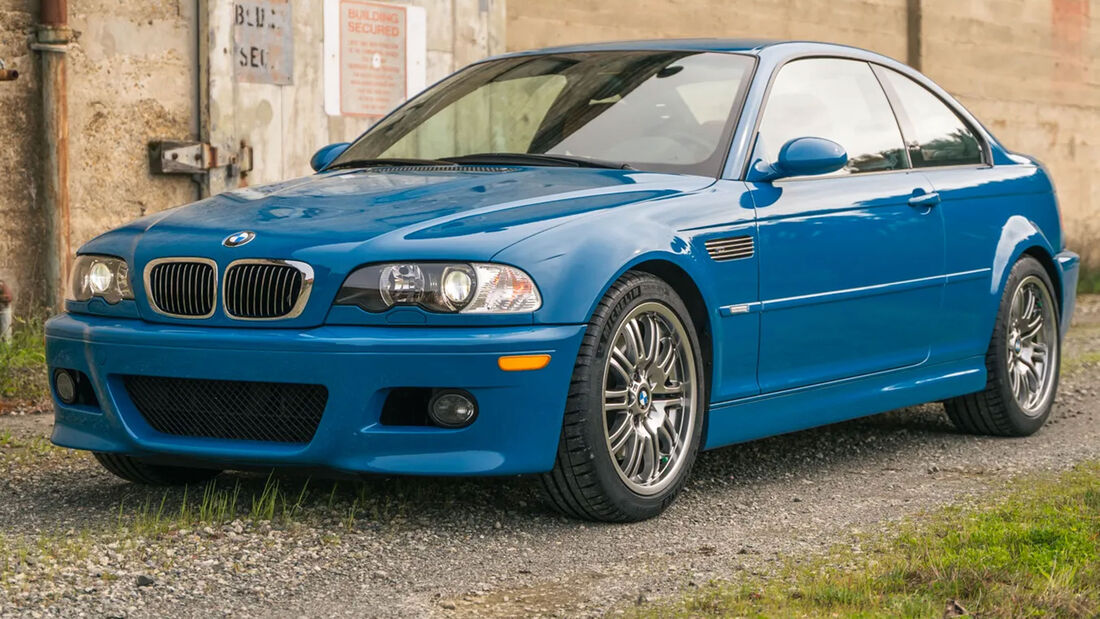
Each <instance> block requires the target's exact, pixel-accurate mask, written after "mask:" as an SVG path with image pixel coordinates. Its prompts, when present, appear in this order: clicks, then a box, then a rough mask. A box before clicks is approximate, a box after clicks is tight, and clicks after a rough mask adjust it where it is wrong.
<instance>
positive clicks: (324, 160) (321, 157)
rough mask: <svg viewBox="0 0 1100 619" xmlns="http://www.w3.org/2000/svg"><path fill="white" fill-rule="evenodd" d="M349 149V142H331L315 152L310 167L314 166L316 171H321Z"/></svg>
mask: <svg viewBox="0 0 1100 619" xmlns="http://www.w3.org/2000/svg"><path fill="white" fill-rule="evenodd" d="M347 149H348V143H347V142H337V143H336V144H329V145H328V146H325V147H324V148H322V149H321V150H319V151H317V152H316V153H313V157H311V158H310V160H309V167H311V168H313V171H314V172H320V171H321V170H324V169H325V168H327V167H328V166H329V164H330V163H332V162H333V161H335V160H336V158H337V157H339V156H340V155H342V154H343V153H344V151H345V150H347Z"/></svg>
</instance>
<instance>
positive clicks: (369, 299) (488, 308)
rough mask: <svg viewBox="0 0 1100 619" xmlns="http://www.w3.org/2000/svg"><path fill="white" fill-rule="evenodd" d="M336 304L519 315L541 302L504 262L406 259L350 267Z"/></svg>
mask: <svg viewBox="0 0 1100 619" xmlns="http://www.w3.org/2000/svg"><path fill="white" fill-rule="evenodd" d="M336 304H337V305H357V306H359V307H361V308H363V309H364V310H366V311H368V312H384V311H386V310H388V309H390V308H391V307H395V306H401V305H416V306H420V307H422V308H424V309H426V310H429V311H433V312H449V313H456V312H462V313H466V314H518V313H523V312H533V311H535V310H537V309H538V308H539V307H541V306H542V297H540V296H539V291H538V288H537V287H536V286H535V282H534V280H532V279H531V276H530V275H528V274H527V273H524V272H523V271H521V270H520V269H517V268H515V267H510V266H506V265H503V264H485V263H475V264H461V263H457V264H456V263H441V262H406V263H393V264H376V265H371V266H365V267H362V268H360V269H357V270H356V271H354V272H353V273H352V274H351V275H349V276H348V278H347V280H345V281H344V285H343V286H342V287H341V288H340V293H339V294H338V295H337V296H336Z"/></svg>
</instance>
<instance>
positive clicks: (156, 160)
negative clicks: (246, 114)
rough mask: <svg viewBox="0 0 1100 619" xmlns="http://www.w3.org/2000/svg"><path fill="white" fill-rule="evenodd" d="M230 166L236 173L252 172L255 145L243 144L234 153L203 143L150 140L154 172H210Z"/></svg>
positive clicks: (150, 166)
mask: <svg viewBox="0 0 1100 619" xmlns="http://www.w3.org/2000/svg"><path fill="white" fill-rule="evenodd" d="M222 167H229V172H230V174H232V175H233V176H237V175H239V174H242V173H246V172H251V171H252V147H251V146H248V145H246V144H245V143H243V142H242V143H241V146H240V148H239V149H238V150H237V151H236V152H234V151H233V149H231V148H219V147H217V146H211V145H210V144H206V143H204V142H181V141H176V140H156V141H153V142H150V143H149V169H150V171H152V173H153V174H207V173H208V172H209V171H210V170H212V169H214V168H222Z"/></svg>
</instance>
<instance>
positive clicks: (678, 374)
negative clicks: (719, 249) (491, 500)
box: [542, 272, 707, 522]
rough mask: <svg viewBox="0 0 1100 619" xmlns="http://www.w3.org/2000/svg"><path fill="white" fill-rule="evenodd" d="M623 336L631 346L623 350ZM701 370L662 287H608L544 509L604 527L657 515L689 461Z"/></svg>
mask: <svg viewBox="0 0 1100 619" xmlns="http://www.w3.org/2000/svg"><path fill="white" fill-rule="evenodd" d="M628 325H629V326H628ZM631 334H633V335H636V336H637V337H636V338H633V339H631V340H629V341H628V340H627V338H628V337H632V336H631ZM653 334H657V335H658V336H659V337H656V338H654V337H652V336H653ZM654 341H656V342H657V344H656V347H655V348H653V347H651V344H652V343H653V342H654ZM632 342H636V343H637V345H634V346H633V347H632V344H631V343H632ZM613 348H614V351H613ZM650 351H652V354H650ZM613 352H614V353H615V354H614V357H615V359H614V361H612V357H613ZM631 359H634V360H635V361H634V362H633V363H632V362H631ZM647 359H657V360H658V361H657V362H653V361H647ZM628 367H629V368H631V369H629V370H628V369H626V368H628ZM703 367H704V366H703V360H702V357H701V354H700V347H699V340H698V336H697V334H696V331H695V326H694V324H693V323H692V320H691V317H690V315H689V313H688V310H687V308H686V307H685V306H684V303H683V301H681V300H680V298H679V297H678V296H677V295H676V293H675V292H674V291H673V290H672V288H671V287H670V286H669V285H668V284H666V283H665V282H664V281H662V280H660V279H658V278H657V277H654V276H652V275H649V274H645V273H635V272H628V273H627V274H625V275H624V276H623V277H622V278H621V279H619V281H617V282H616V283H615V284H613V285H612V286H611V289H610V290H609V291H608V292H607V294H606V295H605V296H604V298H603V299H602V300H601V301H600V303H599V305H598V306H597V307H596V310H595V312H593V315H592V319H591V320H590V322H589V323H588V329H587V331H586V333H585V336H584V340H583V341H582V343H581V348H580V352H579V353H578V355H577V363H576V365H575V366H574V369H573V378H572V381H571V383H570V387H569V396H568V399H567V401H566V410H565V417H564V422H563V424H562V432H561V438H560V441H559V443H558V452H557V459H556V461H555V463H554V468H553V470H552V471H551V472H549V473H545V474H543V475H542V486H543V489H544V491H545V495H546V496H547V498H548V501H549V503H550V504H551V505H552V506H553V507H554V508H556V509H557V510H558V511H560V512H561V513H563V514H565V515H567V516H571V517H575V518H581V519H585V520H596V521H604V522H633V521H638V520H645V519H647V518H652V517H654V516H656V515H658V514H660V513H661V512H662V511H664V509H665V508H666V507H668V506H669V505H670V504H671V503H672V501H673V500H674V499H675V498H676V495H677V494H678V493H679V492H680V490H681V489H682V488H683V486H684V483H685V482H686V481H687V479H688V477H689V475H690V473H691V468H692V466H693V465H694V463H695V459H696V456H697V454H698V451H699V445H700V443H701V437H702V434H703V427H704V424H705V415H706V402H707V397H706V394H707V391H706V384H705V377H704V371H703ZM627 376H633V377H634V378H633V379H630V380H632V381H633V382H628V379H627ZM605 389H606V390H607V392H606V393H605ZM605 396H607V399H606V400H605ZM605 405H606V406H607V407H608V408H607V410H606V411H605ZM613 441H614V442H615V443H616V444H617V445H619V446H620V447H619V448H618V449H617V450H616V449H613V448H612V442H613ZM635 471H636V474H635Z"/></svg>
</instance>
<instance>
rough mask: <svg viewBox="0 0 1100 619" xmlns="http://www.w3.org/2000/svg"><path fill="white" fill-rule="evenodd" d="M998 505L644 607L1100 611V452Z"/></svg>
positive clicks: (795, 611)
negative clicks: (1097, 458)
mask: <svg viewBox="0 0 1100 619" xmlns="http://www.w3.org/2000/svg"><path fill="white" fill-rule="evenodd" d="M1012 488H1013V489H1012V490H1011V491H1010V492H1009V493H1008V494H1007V495H1006V496H1003V497H1001V498H1000V499H988V500H987V501H986V502H987V503H988V504H989V505H988V507H985V508H982V509H978V508H974V507H971V508H950V509H946V510H944V511H943V512H941V513H938V514H936V515H934V516H932V517H930V518H925V519H923V521H921V522H915V523H912V522H911V523H909V524H906V525H902V526H901V530H900V532H899V533H898V534H897V535H896V536H894V537H891V538H889V539H879V540H872V541H871V542H870V547H871V551H870V552H866V550H865V551H864V552H863V553H861V554H859V555H856V554H853V553H851V552H844V551H839V550H838V551H836V552H834V553H831V554H829V555H827V556H825V557H822V558H819V559H812V560H809V562H808V563H806V564H803V565H794V564H791V565H789V566H787V567H785V568H783V569H782V570H781V573H779V574H778V575H773V576H772V577H770V578H766V579H765V578H764V577H754V578H752V579H750V580H748V581H746V582H742V583H740V584H736V585H735V584H728V583H714V584H711V585H708V586H707V587H704V588H703V589H701V590H699V591H697V592H694V593H691V594H688V595H686V596H685V597H683V598H682V599H681V600H679V601H678V602H677V603H674V604H672V605H670V606H663V607H657V608H647V609H642V610H641V611H640V612H639V614H640V615H642V616H670V615H672V616H692V617H696V616H741V617H756V616H764V617H780V616H781V617H836V616H840V617H853V616H854V617H940V616H944V609H945V608H946V607H947V605H948V604H949V603H950V601H952V600H954V601H957V603H958V604H960V605H961V606H962V607H963V608H965V609H966V611H967V612H968V613H969V614H970V615H972V616H982V617H1031V616H1058V617H1068V616H1076V617H1094V616H1098V615H1100V463H1091V464H1087V465H1081V466H1079V467H1077V468H1076V469H1074V470H1073V471H1070V472H1068V473H1064V474H1062V475H1059V476H1053V477H1052V476H1047V477H1030V478H1023V479H1021V480H1019V481H1017V482H1014V483H1013V486H1012Z"/></svg>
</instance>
